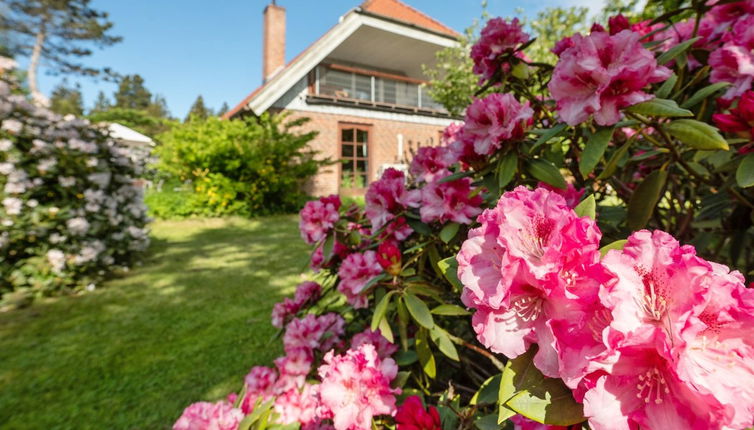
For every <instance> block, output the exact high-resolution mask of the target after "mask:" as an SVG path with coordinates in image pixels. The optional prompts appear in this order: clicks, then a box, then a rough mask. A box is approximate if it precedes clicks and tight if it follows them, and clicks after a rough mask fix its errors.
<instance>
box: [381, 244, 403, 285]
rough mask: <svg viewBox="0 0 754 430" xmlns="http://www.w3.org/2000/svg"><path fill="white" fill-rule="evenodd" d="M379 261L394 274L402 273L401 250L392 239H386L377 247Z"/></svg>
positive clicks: (387, 270) (386, 269)
mask: <svg viewBox="0 0 754 430" xmlns="http://www.w3.org/2000/svg"><path fill="white" fill-rule="evenodd" d="M377 262H378V263H380V266H382V268H383V269H385V271H386V272H387V273H389V274H390V275H392V276H398V275H399V274H400V273H401V250H400V248H398V244H396V243H395V242H394V241H392V240H386V241H384V242H382V243H381V244H380V246H379V247H378V248H377Z"/></svg>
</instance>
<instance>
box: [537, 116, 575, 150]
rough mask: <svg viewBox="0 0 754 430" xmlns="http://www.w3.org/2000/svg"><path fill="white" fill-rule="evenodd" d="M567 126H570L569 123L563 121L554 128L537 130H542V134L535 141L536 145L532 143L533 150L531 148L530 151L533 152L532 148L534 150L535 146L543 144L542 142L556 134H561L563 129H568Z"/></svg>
mask: <svg viewBox="0 0 754 430" xmlns="http://www.w3.org/2000/svg"><path fill="white" fill-rule="evenodd" d="M566 127H568V124H566V123H563V122H561V123H560V124H558V125H556V126H554V127H552V128H548V129H546V130H537V131H540V132H541V133H542V135H541V136H539V139H537V140H536V142H534V145H532V147H531V150H529V152H531V151H532V150H534V148H536V147H538V146H539V145H541V144H543V143H545V142H547V141H549V140H550V139H552V138H553V137H555V136H557V135H559V134H560V133H562V132H563V130H565V129H566Z"/></svg>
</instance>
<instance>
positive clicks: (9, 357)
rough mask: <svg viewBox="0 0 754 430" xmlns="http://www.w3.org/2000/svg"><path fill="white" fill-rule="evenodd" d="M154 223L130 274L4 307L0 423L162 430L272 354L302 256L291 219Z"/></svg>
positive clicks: (304, 251) (0, 338) (304, 258)
mask: <svg viewBox="0 0 754 430" xmlns="http://www.w3.org/2000/svg"><path fill="white" fill-rule="evenodd" d="M153 230H154V232H153V244H152V248H151V251H150V254H149V255H148V256H147V258H146V260H145V264H144V266H143V267H140V268H137V269H135V270H133V271H132V272H131V273H130V274H128V276H126V277H123V278H121V279H115V280H112V281H110V282H108V283H107V284H106V285H104V286H103V287H102V288H100V289H99V290H97V291H95V292H94V293H91V294H85V295H82V296H72V297H62V298H56V299H48V300H43V301H40V302H37V303H35V304H34V306H32V307H31V308H28V309H23V310H20V311H13V312H9V313H6V314H0V428H3V429H6V428H19V429H20V428H23V429H33V428H45V429H49V428H56V429H57V428H63V429H66V428H71V429H74V428H75V429H87V428H96V429H102V428H108V429H147V428H150V429H151V428H154V429H158V428H169V427H170V425H171V424H172V423H173V421H174V420H175V419H176V418H177V417H178V415H179V414H180V412H181V410H182V409H183V408H184V407H185V406H186V405H188V404H189V403H191V402H193V401H198V400H216V399H218V398H221V397H222V396H224V395H225V394H227V393H228V392H230V391H233V390H237V389H239V388H240V385H241V383H242V378H243V375H244V374H245V372H246V371H247V370H248V369H249V368H250V367H251V366H252V365H256V364H269V363H270V362H271V360H272V359H273V358H275V357H276V356H278V355H279V353H280V352H281V347H280V343H279V342H277V341H275V340H273V337H274V336H275V329H274V328H273V327H272V326H271V325H270V324H269V316H270V310H271V309H272V305H273V304H274V303H275V302H277V301H279V300H280V299H281V298H282V297H283V296H284V295H286V294H289V293H291V292H292V291H293V288H294V286H295V284H296V283H298V282H299V281H300V273H301V271H302V269H303V268H304V267H305V266H306V263H307V261H308V256H309V254H308V252H309V249H308V247H307V246H306V245H305V244H304V243H303V242H302V241H301V240H300V239H299V236H298V229H297V225H296V217H295V216H282V217H274V218H267V219H259V220H241V219H229V220H216V219H210V220H186V221H175V222H167V221H163V222H158V223H156V224H155V226H154V227H153Z"/></svg>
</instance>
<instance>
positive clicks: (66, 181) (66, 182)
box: [58, 176, 76, 188]
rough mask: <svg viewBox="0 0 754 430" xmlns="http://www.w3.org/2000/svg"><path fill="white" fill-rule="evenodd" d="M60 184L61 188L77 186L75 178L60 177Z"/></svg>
mask: <svg viewBox="0 0 754 430" xmlns="http://www.w3.org/2000/svg"><path fill="white" fill-rule="evenodd" d="M58 182H59V183H60V186H61V187H66V188H68V187H72V186H74V185H76V178H74V177H73V176H58Z"/></svg>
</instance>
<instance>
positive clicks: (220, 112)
mask: <svg viewBox="0 0 754 430" xmlns="http://www.w3.org/2000/svg"><path fill="white" fill-rule="evenodd" d="M229 110H230V107H229V106H228V102H223V104H222V106H220V109H218V111H217V114H216V115H217V116H223V115H225V114H226V113H227V112H228V111H229Z"/></svg>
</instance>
